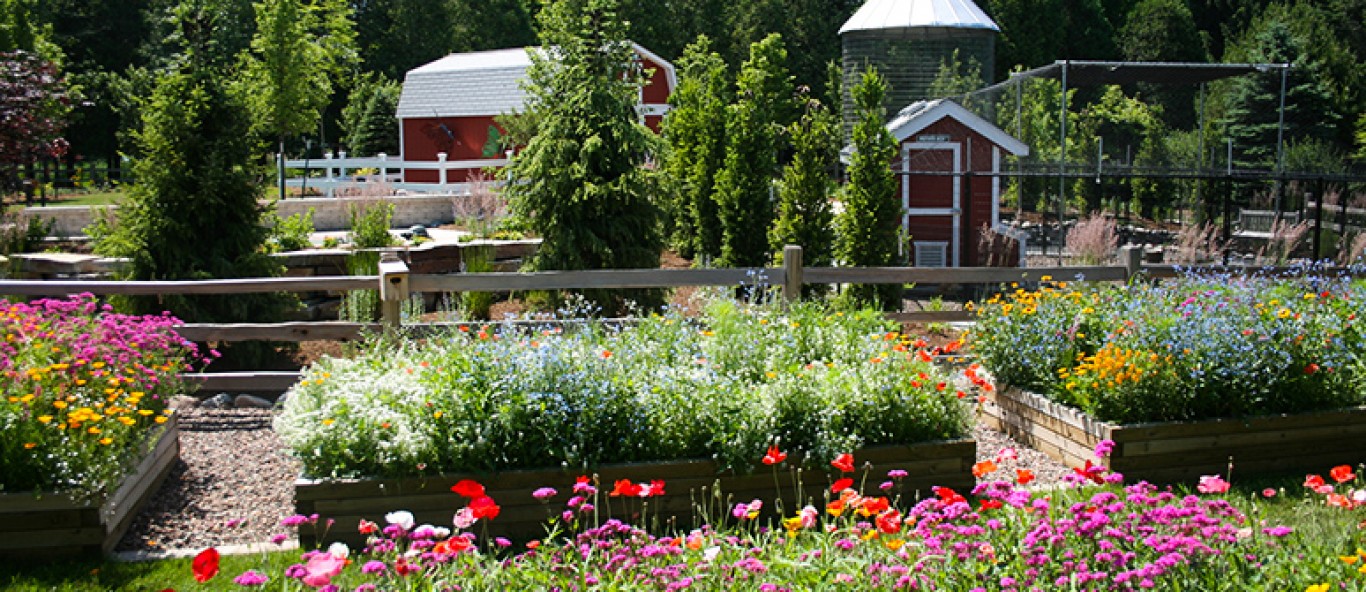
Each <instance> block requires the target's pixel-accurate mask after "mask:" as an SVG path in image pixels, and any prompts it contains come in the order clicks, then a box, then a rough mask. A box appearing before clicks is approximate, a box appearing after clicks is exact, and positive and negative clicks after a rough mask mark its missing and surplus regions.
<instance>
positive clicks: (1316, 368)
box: [1304, 362, 1319, 374]
mask: <svg viewBox="0 0 1366 592" xmlns="http://www.w3.org/2000/svg"><path fill="white" fill-rule="evenodd" d="M1318 371H1319V365H1318V364H1315V363H1313V362H1310V363H1309V365H1308V366H1305V367H1304V373H1305V374H1313V373H1315V372H1318Z"/></svg>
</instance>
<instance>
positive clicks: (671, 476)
mask: <svg viewBox="0 0 1366 592" xmlns="http://www.w3.org/2000/svg"><path fill="white" fill-rule="evenodd" d="M975 456H976V442H975V441H974V440H972V439H959V440H949V441H942V442H926V443H920V444H912V445H907V446H878V447H873V448H868V449H864V450H858V451H855V452H854V459H855V462H856V467H857V468H858V469H859V471H858V472H857V473H855V475H854V476H855V478H856V479H858V478H859V477H861V476H863V475H864V473H863V470H862V467H863V466H864V464H865V463H871V465H872V468H871V469H870V472H869V473H868V474H867V479H866V481H867V482H868V483H866V484H865V485H866V486H867V488H868V489H871V488H874V487H876V485H877V483H880V482H881V481H883V480H884V478H883V475H885V474H886V472H887V471H889V470H892V469H901V470H904V471H906V472H907V473H908V475H909V476H908V477H906V478H905V479H902V480H901V481H900V484H899V485H898V488H897V489H894V490H892V492H890V493H891V494H899V495H901V496H902V499H910V500H913V499H917V498H918V497H920V498H923V497H928V496H930V495H932V494H933V493H932V490H931V488H932V487H934V486H945V487H952V488H955V489H957V490H960V491H966V490H968V489H970V488H971V487H972V486H973V484H974V482H975V480H974V478H973V476H972V464H973V462H974V461H975V460H976V458H975ZM584 474H585V472H581V471H569V470H564V469H542V470H526V471H505V472H502V473H498V474H495V475H443V476H434V477H425V478H408V479H348V480H312V479H299V480H298V481H296V482H295V484H294V499H295V504H296V510H297V512H298V513H299V514H302V515H304V516H309V515H313V514H317V515H319V516H320V517H321V518H322V519H323V520H327V519H331V520H335V522H334V523H333V524H332V526H331V528H330V529H326V530H325V536H324V537H323V540H319V535H323V534H324V532H320V531H324V527H323V525H322V524H319V525H318V528H317V529H316V531H315V530H314V529H310V528H308V527H304V528H302V529H301V530H300V543H301V544H302V546H303V547H304V548H313V547H314V546H315V545H317V544H319V543H330V542H332V541H343V542H346V543H348V544H351V545H358V544H361V543H362V542H363V537H362V536H361V535H360V534H359V533H358V531H357V526H358V524H359V522H360V520H361V519H366V520H371V521H381V522H382V519H383V518H384V515H385V514H386V513H388V512H393V511H395V510H407V511H410V512H412V513H413V514H414V516H415V517H416V520H417V522H418V523H419V524H421V523H430V524H434V525H437V526H442V525H444V526H449V525H450V523H451V517H452V515H453V514H454V513H455V511H456V510H458V509H459V508H460V507H462V506H463V505H464V502H465V500H464V499H462V498H461V497H460V496H458V495H456V494H455V493H452V492H451V486H452V485H454V484H455V483H456V482H458V481H460V480H462V479H474V480H477V481H479V482H480V483H482V484H483V485H484V486H485V487H486V488H487V491H488V495H489V496H491V497H492V498H493V499H494V500H496V501H497V502H498V504H499V505H500V506H501V507H502V511H501V513H500V514H499V516H498V517H497V518H496V519H494V520H492V521H491V522H488V523H487V526H488V529H489V535H490V536H506V537H514V538H519V539H527V538H532V537H539V536H544V535H545V532H546V526H547V524H548V522H547V521H548V519H549V518H550V517H551V516H552V515H558V514H559V513H560V512H561V511H562V510H564V508H565V500H567V499H568V497H569V496H570V495H572V494H571V493H570V489H571V486H572V485H573V484H574V480H575V479H576V478H577V477H578V476H580V475H584ZM587 474H588V475H596V476H597V478H598V481H599V484H600V487H599V489H600V491H601V493H600V499H599V505H598V511H599V516H600V518H601V520H604V521H605V520H607V518H608V514H607V512H608V510H609V507H608V506H610V508H611V510H612V511H613V512H614V516H615V517H617V518H630V516H625V515H623V513H622V510H621V508H622V506H623V500H622V498H609V497H608V496H607V495H606V494H607V491H609V490H610V489H611V486H612V483H613V482H615V481H616V480H619V479H628V480H631V481H633V482H641V481H645V482H648V481H651V480H655V479H662V480H664V482H665V491H666V492H667V493H666V494H665V495H663V496H659V497H652V498H649V499H648V500H645V501H646V502H647V503H648V504H649V508H650V509H649V514H650V515H651V516H657V517H658V519H659V520H660V523H661V524H667V523H668V521H669V520H670V519H671V518H672V519H674V520H675V521H674V522H673V524H674V525H675V526H676V527H678V528H691V527H693V526H700V525H701V524H702V523H703V522H704V521H705V519H704V518H703V517H701V516H698V515H697V513H696V512H695V511H694V504H695V503H701V502H703V501H704V500H705V495H712V494H713V492H714V491H715V490H714V489H712V488H713V487H714V486H715V485H716V484H717V482H718V481H719V484H720V491H721V494H722V496H724V497H722V498H721V499H720V500H715V501H712V502H711V506H712V507H713V508H715V509H714V510H713V512H715V513H716V514H726V515H728V514H727V513H728V512H729V508H730V506H731V505H733V504H734V503H736V502H744V501H749V500H752V499H760V500H763V501H764V503H765V508H766V509H768V508H772V507H773V505H774V500H775V499H776V498H777V496H778V494H779V492H778V491H777V490H775V487H776V485H775V484H774V478H773V474H772V472H771V471H770V470H768V469H767V467H760V468H759V469H757V470H756V471H755V472H754V473H753V474H749V475H736V474H734V473H724V474H723V473H718V471H717V468H716V464H715V463H713V462H711V461H707V460H691V461H677V462H660V463H639V464H620V465H607V466H602V467H600V468H598V469H597V470H595V471H591V472H588V473H587ZM791 475H792V473H791V472H790V471H788V470H787V469H786V468H785V465H784V468H783V469H781V470H780V471H779V483H781V484H782V491H781V494H782V496H783V501H784V504H785V510H786V511H788V512H789V513H790V512H792V511H795V510H796V509H799V508H801V507H802V506H803V505H805V504H806V503H808V502H809V503H812V504H815V505H816V506H818V507H820V506H822V505H823V504H824V499H825V498H824V495H825V494H826V493H828V492H829V487H830V482H831V481H830V477H829V476H827V475H826V474H825V472H824V471H803V472H802V475H803V477H802V481H803V485H804V488H805V489H804V496H805V499H803V500H802V501H801V503H796V500H794V499H793V485H792V476H791ZM541 487H553V488H555V489H556V490H558V492H559V493H558V495H556V496H555V497H553V498H551V499H550V500H548V501H547V502H541V501H539V500H537V499H535V498H533V497H532V492H533V491H535V490H536V489H538V488H541ZM704 488H705V492H704ZM704 494H705V495H704ZM624 505H626V506H628V508H629V509H630V510H631V511H633V512H638V511H639V508H640V500H634V499H633V500H629V501H627V502H626V503H625V504H624ZM713 518H716V516H713ZM590 519H591V516H590ZM590 521H591V520H590ZM635 523H638V524H644V523H646V521H645V520H638V521H635ZM479 528H482V526H481V527H479ZM479 532H481V533H482V530H480V531H479Z"/></svg>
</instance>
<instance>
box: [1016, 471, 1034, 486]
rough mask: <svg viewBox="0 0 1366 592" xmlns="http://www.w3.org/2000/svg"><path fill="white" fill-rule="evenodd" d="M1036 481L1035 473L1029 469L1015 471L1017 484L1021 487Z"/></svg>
mask: <svg viewBox="0 0 1366 592" xmlns="http://www.w3.org/2000/svg"><path fill="white" fill-rule="evenodd" d="M1032 481H1034V471H1031V470H1029V469H1015V482H1016V483H1019V484H1020V485H1029V484H1030V482H1032Z"/></svg>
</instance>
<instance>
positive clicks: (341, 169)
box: [337, 150, 346, 179]
mask: <svg viewBox="0 0 1366 592" xmlns="http://www.w3.org/2000/svg"><path fill="white" fill-rule="evenodd" d="M337 158H338V159H340V160H341V162H339V163H337V169H338V170H337V174H338V175H339V176H340V177H341V178H343V179H345V178H346V151H345V150H338V151H337Z"/></svg>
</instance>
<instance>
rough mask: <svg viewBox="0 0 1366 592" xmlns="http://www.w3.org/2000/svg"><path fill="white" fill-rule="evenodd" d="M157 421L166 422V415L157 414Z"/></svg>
mask: <svg viewBox="0 0 1366 592" xmlns="http://www.w3.org/2000/svg"><path fill="white" fill-rule="evenodd" d="M156 422H157V423H166V416H165V415H158V416H157V419H156Z"/></svg>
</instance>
